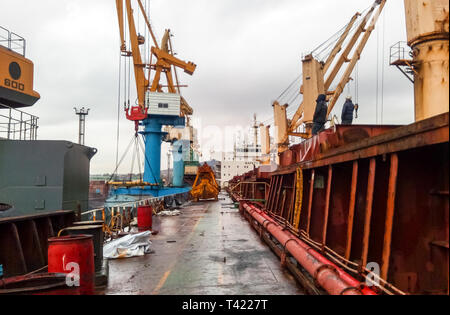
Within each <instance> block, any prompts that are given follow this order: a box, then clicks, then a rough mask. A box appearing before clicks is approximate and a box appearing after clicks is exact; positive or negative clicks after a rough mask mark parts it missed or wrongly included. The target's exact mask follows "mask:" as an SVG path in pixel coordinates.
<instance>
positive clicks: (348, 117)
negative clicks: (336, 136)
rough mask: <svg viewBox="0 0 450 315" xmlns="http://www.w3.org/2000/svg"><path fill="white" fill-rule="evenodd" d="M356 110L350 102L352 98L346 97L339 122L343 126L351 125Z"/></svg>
mask: <svg viewBox="0 0 450 315" xmlns="http://www.w3.org/2000/svg"><path fill="white" fill-rule="evenodd" d="M356 108H357V107H356V105H354V104H353V102H352V97H351V96H348V97H347V99H346V100H345V104H344V108H343V109H342V118H341V120H342V124H343V125H351V124H352V123H353V114H354V112H355V109H356Z"/></svg>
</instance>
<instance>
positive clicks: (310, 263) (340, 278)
mask: <svg viewBox="0 0 450 315" xmlns="http://www.w3.org/2000/svg"><path fill="white" fill-rule="evenodd" d="M243 207H244V209H245V210H246V211H247V212H248V213H249V214H250V215H251V216H252V217H253V218H254V219H255V220H256V221H257V222H258V223H259V224H260V225H261V226H263V227H264V228H265V229H266V230H267V231H268V232H269V233H270V234H271V235H272V236H274V237H275V238H276V239H277V240H278V242H280V243H281V244H282V245H283V246H284V247H285V250H286V251H287V252H289V253H290V254H291V255H292V256H293V257H294V258H295V259H296V260H297V261H298V262H299V263H300V264H301V265H302V267H303V268H304V269H305V270H306V271H307V272H308V273H309V274H310V275H312V276H313V277H314V278H315V280H316V281H317V283H318V284H319V285H320V286H321V287H322V288H324V289H325V290H326V291H327V292H328V293H329V294H331V295H376V293H375V292H374V291H373V290H371V289H370V288H368V287H364V286H363V285H362V284H361V283H360V282H359V281H357V280H356V279H354V278H353V277H351V276H350V275H348V274H347V273H346V272H344V271H343V270H342V269H340V268H339V267H337V266H336V265H335V264H333V263H332V262H330V261H329V260H328V259H326V258H325V257H323V256H322V255H321V254H319V253H318V252H316V251H315V250H314V249H313V248H311V247H310V246H308V245H307V244H305V243H304V242H302V241H301V240H300V239H298V238H296V237H295V236H293V235H292V234H291V233H289V232H287V231H285V230H284V229H283V227H281V226H280V225H278V224H277V223H276V222H275V221H274V220H273V219H271V218H270V217H269V216H267V215H266V214H265V213H263V212H262V211H261V210H259V209H258V208H256V207H254V206H253V205H250V204H248V203H244V204H243Z"/></svg>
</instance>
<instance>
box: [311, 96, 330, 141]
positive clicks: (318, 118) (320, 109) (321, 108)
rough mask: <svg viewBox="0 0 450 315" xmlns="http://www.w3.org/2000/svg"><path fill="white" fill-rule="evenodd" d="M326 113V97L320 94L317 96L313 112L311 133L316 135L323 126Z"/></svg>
mask: <svg viewBox="0 0 450 315" xmlns="http://www.w3.org/2000/svg"><path fill="white" fill-rule="evenodd" d="M327 113H328V106H327V97H326V95H325V94H320V95H319V97H318V98H317V105H316V111H315V112H314V118H313V129H312V134H313V135H317V134H318V133H319V132H320V131H321V130H322V129H323V127H324V126H325V123H326V122H327Z"/></svg>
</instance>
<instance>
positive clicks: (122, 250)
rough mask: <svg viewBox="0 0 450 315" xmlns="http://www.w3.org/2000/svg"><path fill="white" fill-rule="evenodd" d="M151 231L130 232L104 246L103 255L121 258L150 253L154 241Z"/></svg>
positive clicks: (110, 257)
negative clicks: (151, 239)
mask: <svg viewBox="0 0 450 315" xmlns="http://www.w3.org/2000/svg"><path fill="white" fill-rule="evenodd" d="M150 235H151V232H149V231H147V232H143V233H139V234H130V235H127V236H124V237H122V238H119V239H117V240H114V241H112V242H109V243H108V244H106V245H105V246H103V257H104V258H109V259H120V258H130V257H138V256H144V255H146V254H150V252H151V248H150V247H151V245H152V242H151V241H150Z"/></svg>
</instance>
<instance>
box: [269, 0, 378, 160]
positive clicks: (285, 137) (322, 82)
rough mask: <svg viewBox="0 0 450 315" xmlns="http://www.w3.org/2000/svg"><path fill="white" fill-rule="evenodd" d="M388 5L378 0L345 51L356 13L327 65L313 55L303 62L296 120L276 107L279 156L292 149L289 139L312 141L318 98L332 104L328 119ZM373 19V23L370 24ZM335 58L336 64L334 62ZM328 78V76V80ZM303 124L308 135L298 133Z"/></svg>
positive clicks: (359, 14) (281, 107)
mask: <svg viewBox="0 0 450 315" xmlns="http://www.w3.org/2000/svg"><path fill="white" fill-rule="evenodd" d="M385 4H386V0H376V1H375V2H374V3H373V5H372V6H371V8H370V9H369V10H368V12H367V13H366V14H365V15H364V16H363V17H362V18H361V22H358V23H359V24H358V25H357V27H356V30H354V33H353V35H352V36H351V37H350V39H349V40H348V43H347V44H346V47H345V48H344V50H342V48H343V45H344V42H345V41H346V40H347V38H348V37H349V36H350V34H351V33H352V30H353V29H354V28H355V24H356V23H357V20H358V18H359V17H360V16H361V13H356V14H355V15H354V16H353V17H352V18H351V20H350V22H349V23H348V25H347V26H346V27H345V29H344V31H343V33H342V34H341V35H340V38H339V39H338V40H337V42H336V44H335V45H334V47H333V49H332V50H331V53H330V54H329V56H328V57H327V59H326V61H325V62H320V61H319V60H317V59H316V58H315V57H314V56H313V54H312V53H311V54H309V55H307V56H306V57H305V58H304V59H303V61H302V64H303V85H302V86H301V88H300V93H301V94H303V101H302V103H301V104H300V105H299V107H298V108H297V110H296V112H295V114H294V116H293V118H292V119H291V120H288V118H287V116H286V108H285V107H286V105H285V106H282V105H280V104H279V103H278V102H275V103H274V104H273V107H274V117H275V126H276V128H277V130H278V135H277V136H276V138H277V146H278V152H280V153H281V152H284V151H285V150H287V148H288V147H289V136H299V137H302V138H310V137H311V136H312V130H311V128H312V123H313V116H314V110H315V106H316V99H317V96H318V95H319V94H325V95H327V98H328V99H329V101H330V105H329V108H328V113H327V116H329V115H330V113H331V111H332V110H333V108H334V106H335V105H336V102H337V100H338V99H339V97H340V96H341V94H342V92H343V91H344V88H345V86H346V84H347V83H348V82H349V81H350V80H351V77H350V76H351V74H352V72H353V70H354V68H355V65H356V63H357V62H358V61H359V59H360V57H361V53H362V51H363V50H364V48H365V46H366V44H367V42H368V40H369V38H370V35H371V34H372V32H373V30H374V28H375V25H376V23H377V21H378V18H379V16H380V14H381V12H382V10H383V8H384V6H385ZM377 8H378V9H377ZM371 17H372V20H370V19H371ZM361 36H362V37H361ZM355 46H356V48H355ZM352 51H354V53H353V56H352V57H351V58H350V59H349V55H350V54H351V53H352ZM336 58H337V60H336V61H335V59H336ZM333 63H334V65H333ZM346 63H348V66H347V68H346V69H345V71H344V73H343V75H342V77H341V78H340V80H339V83H338V85H337V87H336V89H335V90H330V87H331V85H332V84H333V82H334V81H335V79H336V77H337V75H338V74H339V73H340V72H341V70H342V68H343V66H344V64H346ZM327 74H328V76H326V75H327ZM302 124H304V125H305V132H302V133H299V132H296V130H297V129H298V128H299V127H300V126H301V125H302Z"/></svg>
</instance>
